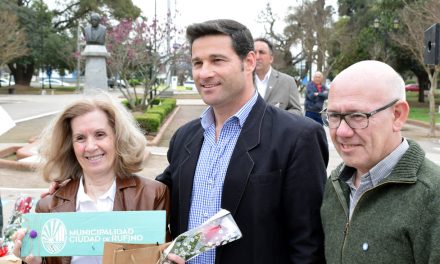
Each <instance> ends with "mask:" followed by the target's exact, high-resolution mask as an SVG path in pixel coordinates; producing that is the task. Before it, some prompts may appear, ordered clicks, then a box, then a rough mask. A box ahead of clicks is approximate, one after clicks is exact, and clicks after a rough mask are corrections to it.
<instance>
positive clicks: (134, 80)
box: [128, 79, 142, 87]
mask: <svg viewBox="0 0 440 264" xmlns="http://www.w3.org/2000/svg"><path fill="white" fill-rule="evenodd" d="M128 83H129V84H130V86H132V87H134V86H136V85H140V84H142V81H141V80H138V79H130V80H128Z"/></svg>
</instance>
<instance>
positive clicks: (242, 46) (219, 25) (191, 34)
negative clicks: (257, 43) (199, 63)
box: [186, 19, 254, 60]
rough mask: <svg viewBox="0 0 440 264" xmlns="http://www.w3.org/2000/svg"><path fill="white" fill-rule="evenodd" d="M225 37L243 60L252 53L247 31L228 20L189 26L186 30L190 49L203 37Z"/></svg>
mask: <svg viewBox="0 0 440 264" xmlns="http://www.w3.org/2000/svg"><path fill="white" fill-rule="evenodd" d="M209 35H226V36H229V37H231V39H232V48H233V49H234V51H235V53H237V55H238V56H239V57H240V58H241V59H242V60H243V59H244V58H246V56H247V55H248V54H249V52H250V51H254V41H253V38H252V34H251V32H250V31H249V29H248V28H247V27H246V26H244V25H242V24H240V23H238V22H237V21H234V20H230V19H216V20H209V21H205V22H202V23H196V24H192V25H190V26H189V27H188V28H187V29H186V38H187V39H188V41H189V44H190V47H191V49H192V45H193V42H194V41H195V40H196V39H198V38H200V37H204V36H209Z"/></svg>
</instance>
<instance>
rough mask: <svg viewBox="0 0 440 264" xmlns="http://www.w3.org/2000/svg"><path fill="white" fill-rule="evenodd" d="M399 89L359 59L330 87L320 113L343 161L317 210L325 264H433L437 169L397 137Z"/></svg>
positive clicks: (389, 72) (379, 68)
mask: <svg viewBox="0 0 440 264" xmlns="http://www.w3.org/2000/svg"><path fill="white" fill-rule="evenodd" d="M408 113H409V106H408V103H407V102H406V99H405V84H404V81H403V80H402V78H401V77H400V75H399V74H398V73H397V72H395V71H394V70H393V69H392V68H391V67H390V66H388V65H387V64H385V63H382V62H379V61H362V62H358V63H356V64H354V65H352V66H350V67H349V68H347V69H345V70H344V71H342V72H341V73H340V74H339V75H338V76H336V78H335V79H334V80H333V82H332V84H331V89H330V92H329V99H328V108H327V109H326V110H324V111H322V112H321V114H322V117H323V121H324V124H325V125H327V126H328V127H329V131H330V135H331V139H332V141H333V144H334V146H335V148H336V150H337V152H338V153H339V155H340V156H341V157H342V160H343V163H342V164H341V165H339V166H338V167H337V168H336V169H335V170H334V171H333V172H332V173H331V175H330V177H329V179H328V182H327V185H326V189H325V194H324V201H323V205H322V207H321V214H322V222H323V227H324V233H325V255H326V260H327V263H357V264H362V263H399V264H406V263H440V168H439V167H438V166H437V165H435V164H434V163H433V162H431V161H429V160H428V159H426V157H425V153H424V152H423V150H422V149H421V148H420V146H419V145H418V144H417V143H416V142H414V141H412V140H410V139H407V138H404V137H402V134H401V129H402V127H403V125H404V124H405V122H406V120H407V118H408Z"/></svg>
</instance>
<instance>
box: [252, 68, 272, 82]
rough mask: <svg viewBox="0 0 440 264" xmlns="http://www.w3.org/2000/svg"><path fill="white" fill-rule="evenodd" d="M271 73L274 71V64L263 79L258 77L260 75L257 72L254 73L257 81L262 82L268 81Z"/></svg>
mask: <svg viewBox="0 0 440 264" xmlns="http://www.w3.org/2000/svg"><path fill="white" fill-rule="evenodd" d="M271 73H272V66H269V70H268V71H267V72H266V75H265V76H264V78H263V80H261V81H260V78H258V75H257V74H255V75H254V77H255V81H256V82H262V83H265V82H268V81H269V77H270V74H271Z"/></svg>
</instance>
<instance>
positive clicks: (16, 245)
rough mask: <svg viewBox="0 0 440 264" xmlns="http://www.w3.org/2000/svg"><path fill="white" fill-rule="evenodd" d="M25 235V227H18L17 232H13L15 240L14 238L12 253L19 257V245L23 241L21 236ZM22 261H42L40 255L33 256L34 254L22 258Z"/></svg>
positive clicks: (29, 263) (29, 262) (32, 262)
mask: <svg viewBox="0 0 440 264" xmlns="http://www.w3.org/2000/svg"><path fill="white" fill-rule="evenodd" d="M25 235H26V230H25V229H19V230H18V231H17V233H16V234H15V240H14V251H13V253H14V255H15V256H17V257H20V252H21V245H22V243H23V238H24V236H25ZM24 261H25V262H26V263H27V264H41V263H42V262H43V260H42V258H41V257H35V256H32V255H30V256H27V257H25V258H24Z"/></svg>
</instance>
